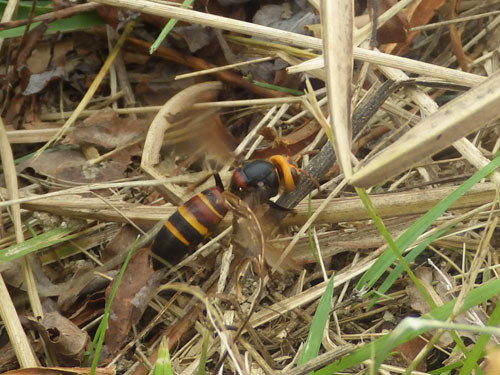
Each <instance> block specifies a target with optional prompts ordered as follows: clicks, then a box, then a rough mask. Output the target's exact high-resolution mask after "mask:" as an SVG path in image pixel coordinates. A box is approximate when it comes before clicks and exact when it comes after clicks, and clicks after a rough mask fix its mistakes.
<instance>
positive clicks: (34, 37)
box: [16, 22, 48, 69]
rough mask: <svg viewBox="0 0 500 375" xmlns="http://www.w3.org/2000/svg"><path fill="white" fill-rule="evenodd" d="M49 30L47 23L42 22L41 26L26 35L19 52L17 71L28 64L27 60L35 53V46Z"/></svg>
mask: <svg viewBox="0 0 500 375" xmlns="http://www.w3.org/2000/svg"><path fill="white" fill-rule="evenodd" d="M47 28H48V26H47V23H45V22H42V23H41V24H40V25H38V26H37V27H35V28H34V29H32V30H30V31H29V32H28V33H27V34H26V38H25V39H24V44H23V46H22V47H21V49H20V50H19V53H18V54H17V58H16V68H17V69H19V68H21V67H22V66H23V65H24V64H25V63H26V60H27V59H28V57H29V56H30V55H31V53H32V52H33V50H34V48H35V46H36V45H37V43H38V42H39V41H40V39H41V38H42V36H43V34H45V31H46V30H47Z"/></svg>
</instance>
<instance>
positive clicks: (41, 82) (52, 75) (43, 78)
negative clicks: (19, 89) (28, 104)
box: [23, 66, 64, 96]
mask: <svg viewBox="0 0 500 375" xmlns="http://www.w3.org/2000/svg"><path fill="white" fill-rule="evenodd" d="M63 76H64V69H63V68H61V67H59V66H58V67H55V68H53V69H51V70H47V71H45V72H43V73H38V74H31V75H30V77H29V81H28V84H27V86H26V88H25V89H24V91H23V95H25V96H27V95H33V94H36V93H38V92H40V91H42V90H43V89H44V88H45V87H46V86H47V84H48V83H49V82H50V81H53V80H55V79H59V78H61V77H63Z"/></svg>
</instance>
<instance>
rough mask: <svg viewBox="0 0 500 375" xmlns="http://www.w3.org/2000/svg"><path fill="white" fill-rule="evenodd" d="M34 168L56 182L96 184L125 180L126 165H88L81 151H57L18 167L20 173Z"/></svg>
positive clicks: (111, 163)
mask: <svg viewBox="0 0 500 375" xmlns="http://www.w3.org/2000/svg"><path fill="white" fill-rule="evenodd" d="M26 168H32V169H33V170H34V171H35V172H36V173H38V174H40V175H43V176H47V177H49V178H52V179H55V180H62V181H66V182H74V183H96V182H104V181H112V180H118V179H120V178H123V172H124V170H125V168H126V166H125V165H123V164H120V163H117V162H113V161H106V162H102V163H100V164H98V165H88V163H87V159H85V158H84V157H83V154H82V153H81V152H80V151H73V150H57V151H53V152H44V153H43V154H42V155H40V156H39V157H38V159H36V160H28V161H26V162H24V163H21V164H19V165H18V167H17V171H18V173H20V172H22V171H24V170H25V169H26Z"/></svg>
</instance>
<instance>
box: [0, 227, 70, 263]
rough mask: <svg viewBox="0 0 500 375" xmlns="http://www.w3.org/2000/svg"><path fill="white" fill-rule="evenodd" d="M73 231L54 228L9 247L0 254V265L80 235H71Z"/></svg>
mask: <svg viewBox="0 0 500 375" xmlns="http://www.w3.org/2000/svg"><path fill="white" fill-rule="evenodd" d="M74 231H75V229H74V228H73V229H69V228H54V229H51V230H49V231H47V232H45V233H42V234H39V235H38V236H36V237H32V238H30V239H28V240H26V241H23V242H21V243H18V244H14V245H12V246H9V247H8V248H6V249H3V250H2V251H1V252H0V264H1V263H4V262H9V261H11V260H14V259H17V258H20V257H22V256H25V255H27V254H31V253H33V252H35V251H38V250H42V249H46V248H47V247H49V246H53V245H57V244H59V243H62V242H65V241H68V240H72V239H74V238H76V237H79V236H80V233H73V234H71V233H72V232H74Z"/></svg>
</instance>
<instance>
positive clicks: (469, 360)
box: [459, 302, 500, 375]
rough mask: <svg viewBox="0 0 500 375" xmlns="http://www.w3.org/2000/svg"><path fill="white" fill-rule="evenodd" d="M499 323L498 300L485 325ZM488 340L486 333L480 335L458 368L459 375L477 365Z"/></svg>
mask: <svg viewBox="0 0 500 375" xmlns="http://www.w3.org/2000/svg"><path fill="white" fill-rule="evenodd" d="M499 323H500V302H499V303H497V304H496V306H495V309H494V310H493V313H492V314H491V315H490V318H489V319H488V323H486V325H487V326H491V327H496V326H498V324H499ZM489 341H490V336H489V335H486V334H482V335H480V336H479V337H478V338H477V340H476V343H475V344H474V347H473V348H472V350H471V351H470V353H469V355H468V356H467V357H466V358H465V361H464V365H463V367H462V368H461V370H460V373H459V375H468V374H472V369H473V368H474V367H475V366H476V365H477V362H478V361H479V359H481V358H483V357H484V352H485V349H486V344H487V343H488V342H489Z"/></svg>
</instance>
